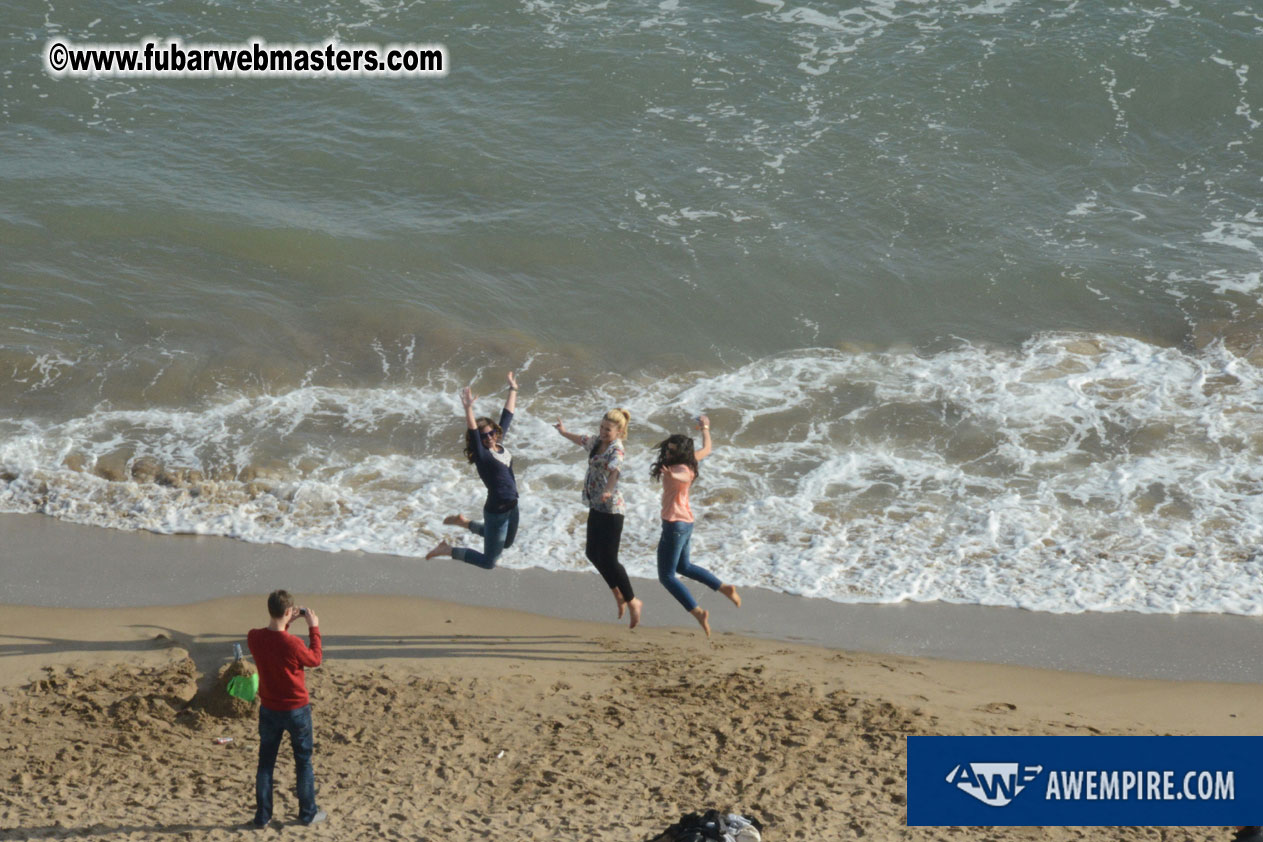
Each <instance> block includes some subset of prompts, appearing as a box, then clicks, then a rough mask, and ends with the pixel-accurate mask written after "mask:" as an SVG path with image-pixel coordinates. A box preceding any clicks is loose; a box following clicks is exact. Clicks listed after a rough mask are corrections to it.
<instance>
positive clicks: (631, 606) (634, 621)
mask: <svg viewBox="0 0 1263 842" xmlns="http://www.w3.org/2000/svg"><path fill="white" fill-rule="evenodd" d="M643 607H644V603H643V602H641V601H640V600H639V599H633V600H632V601H631V602H629V603H627V608H628V610H630V611H631V625H630V626H628V627H627V628H629V629H634V628H636V626H638V625H640V609H641V608H643ZM619 616H620V617H621V616H622V615H621V614H620V615H619Z"/></svg>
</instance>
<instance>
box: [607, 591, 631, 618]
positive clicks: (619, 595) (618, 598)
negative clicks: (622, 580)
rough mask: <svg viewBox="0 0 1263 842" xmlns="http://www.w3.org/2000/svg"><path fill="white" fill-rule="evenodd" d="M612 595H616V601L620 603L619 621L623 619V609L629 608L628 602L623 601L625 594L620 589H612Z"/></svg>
mask: <svg viewBox="0 0 1263 842" xmlns="http://www.w3.org/2000/svg"><path fill="white" fill-rule="evenodd" d="M610 593H612V594H614V601H615V602H617V603H618V619H620V620H621V619H623V609H624V608H626V607H627V601H626V600H625V599H623V592H622V591H620V590H619V589H618V588H610Z"/></svg>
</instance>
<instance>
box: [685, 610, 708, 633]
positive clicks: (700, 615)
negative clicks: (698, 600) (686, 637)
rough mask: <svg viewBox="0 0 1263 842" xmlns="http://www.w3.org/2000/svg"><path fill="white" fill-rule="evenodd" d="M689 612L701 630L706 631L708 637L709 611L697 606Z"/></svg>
mask: <svg viewBox="0 0 1263 842" xmlns="http://www.w3.org/2000/svg"><path fill="white" fill-rule="evenodd" d="M689 613H690V614H692V615H693V619H695V620H697V622H698V623H700V624H701V626H702V631H704V632H706V636H707V637H710V612H709V611H707V610H706V609H705V608H702V607H700V606H699V607H697V608H694V609H693V610H692V611H690V612H689Z"/></svg>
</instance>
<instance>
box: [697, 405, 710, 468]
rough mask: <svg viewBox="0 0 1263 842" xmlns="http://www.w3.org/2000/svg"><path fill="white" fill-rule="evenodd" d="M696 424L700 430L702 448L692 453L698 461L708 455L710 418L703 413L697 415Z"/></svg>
mask: <svg viewBox="0 0 1263 842" xmlns="http://www.w3.org/2000/svg"><path fill="white" fill-rule="evenodd" d="M697 426H698V427H700V428H701V430H702V449H701V450H699V451H697V452H696V453H694V454H693V458H695V459H696V460H697V461H698V462H700V461H702V460H703V459H705V458H706V457H707V456H709V455H710V450H711V447H710V419H709V418H707V417H706V416H705V415H699V416H697Z"/></svg>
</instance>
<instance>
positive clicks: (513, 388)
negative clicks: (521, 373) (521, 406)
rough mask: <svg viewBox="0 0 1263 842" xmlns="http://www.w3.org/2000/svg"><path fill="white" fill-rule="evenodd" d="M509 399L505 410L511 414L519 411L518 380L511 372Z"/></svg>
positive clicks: (505, 403) (505, 404) (506, 401)
mask: <svg viewBox="0 0 1263 842" xmlns="http://www.w3.org/2000/svg"><path fill="white" fill-rule="evenodd" d="M508 381H509V397H508V398H507V399H506V400H505V402H504V408H505V409H506V410H508V411H509V412H515V411H516V410H517V378H516V377H514V376H513V372H511V371H510V372H509V377H508Z"/></svg>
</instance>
